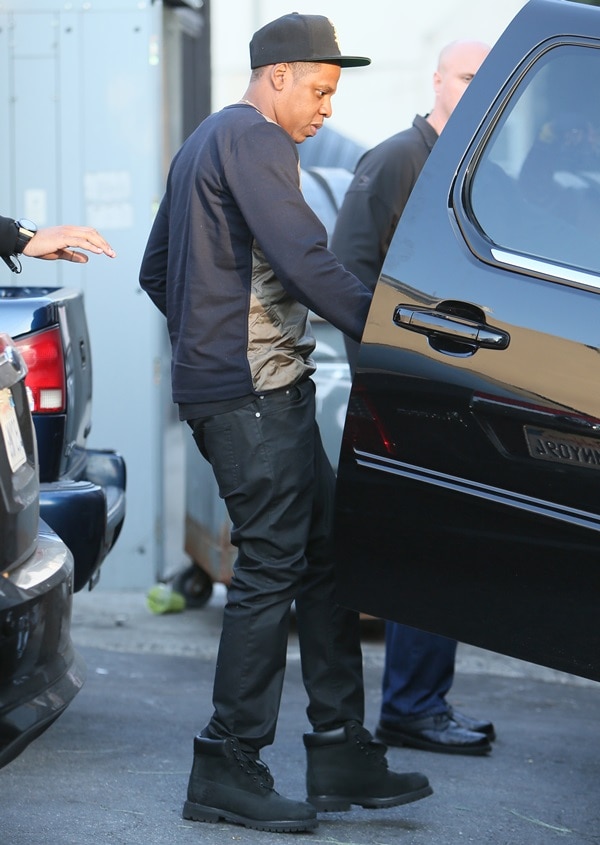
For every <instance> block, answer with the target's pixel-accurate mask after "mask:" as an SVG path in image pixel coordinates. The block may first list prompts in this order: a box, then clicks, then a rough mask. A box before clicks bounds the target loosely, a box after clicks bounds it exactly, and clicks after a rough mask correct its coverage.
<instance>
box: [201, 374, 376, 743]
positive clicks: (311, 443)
mask: <svg viewBox="0 0 600 845" xmlns="http://www.w3.org/2000/svg"><path fill="white" fill-rule="evenodd" d="M193 430H194V439H195V440H196V443H197V444H198V447H199V449H200V451H201V452H202V454H203V455H204V457H205V458H207V460H209V461H210V463H211V465H212V468H213V471H214V474H215V477H216V479H217V483H218V485H219V492H220V495H221V497H222V498H223V499H224V500H225V503H226V505H227V510H228V512H229V516H230V517H231V521H232V523H233V528H232V534H231V539H232V542H233V544H234V545H235V546H236V547H237V549H238V555H237V559H236V561H235V563H234V566H233V574H232V581H231V585H230V587H229V591H228V598H227V604H226V606H225V610H224V615H223V630H222V633H221V642H220V646H219V653H218V657H217V665H216V670H215V682H214V690H213V706H214V713H213V715H212V718H211V720H210V723H209V725H208V726H207V729H206V731H207V733H208V735H210V736H213V737H227V736H235V737H237V738H238V739H240V740H241V741H242V742H243V743H244V745H247V746H249V747H250V748H253V749H260V748H261V747H263V746H265V745H268V744H270V743H272V742H273V739H274V736H275V727H276V723H277V716H278V712H279V705H280V700H281V692H282V686H283V678H284V672H285V665H286V653H287V641H288V632H289V620H290V610H291V606H292V603H293V602H295V610H296V621H297V626H298V640H299V645H300V654H301V664H302V675H303V680H304V686H305V688H306V691H307V693H308V699H309V704H308V708H307V715H308V719H309V721H310V723H311V725H312V727H313V730H329V729H331V728H334V727H338V726H340V725H341V724H343V723H344V722H347V721H349V720H352V719H356V720H357V721H359V722H361V723H362V721H363V718H364V692H363V679H362V654H361V648H360V628H359V619H358V614H357V613H354V612H353V611H349V610H345V609H343V608H341V607H339V606H338V605H336V604H335V601H334V598H333V592H334V576H333V554H332V537H331V529H332V510H333V494H334V488H335V476H334V472H333V469H332V467H331V465H330V463H329V461H328V459H327V456H326V454H325V452H324V450H323V446H322V443H321V436H320V433H319V428H318V425H317V423H316V420H315V388H314V384H313V382H312V381H310V380H308V381H305V382H303V383H301V384H299V385H296V386H294V387H290V388H287V389H285V388H284V389H282V390H277V391H274V392H273V393H267V394H265V395H264V396H260V397H257V398H256V399H255V400H254V401H253V402H251V403H250V404H249V405H245V406H244V407H242V408H238V409H236V410H234V411H230V412H227V413H224V414H219V415H217V416H214V417H209V418H206V419H201V420H197V421H194V422H193Z"/></svg>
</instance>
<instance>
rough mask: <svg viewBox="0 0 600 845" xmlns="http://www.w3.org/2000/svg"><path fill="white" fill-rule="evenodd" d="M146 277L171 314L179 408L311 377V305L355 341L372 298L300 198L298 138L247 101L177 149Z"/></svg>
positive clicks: (206, 124)
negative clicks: (329, 243) (342, 260)
mask: <svg viewBox="0 0 600 845" xmlns="http://www.w3.org/2000/svg"><path fill="white" fill-rule="evenodd" d="M140 284H141V286H142V288H143V289H144V290H145V291H146V292H147V293H148V295H149V296H150V298H151V299H152V301H153V302H154V303H155V304H156V306H157V307H158V308H159V309H160V310H161V311H162V312H163V313H164V314H165V315H166V317H167V323H168V328H169V334H170V338H171V345H172V352H173V356H172V383H173V399H174V401H175V402H178V403H184V404H185V403H207V402H223V401H227V400H229V399H235V398H236V397H242V396H247V395H250V394H254V393H257V392H262V391H264V390H270V389H276V388H279V387H282V386H285V385H287V384H293V383H295V382H297V381H299V380H301V379H302V378H303V377H305V376H306V375H310V373H311V372H313V371H314V364H313V362H312V360H311V358H310V356H311V353H312V351H313V349H314V338H313V336H312V332H311V330H310V324H309V320H308V311H309V309H311V310H313V311H314V312H315V313H317V314H319V315H320V316H321V317H323V318H324V319H326V320H328V321H329V322H331V323H332V324H333V325H335V326H336V327H337V328H339V329H340V330H341V331H343V332H344V333H346V334H348V335H350V336H351V337H354V338H355V339H357V340H359V339H360V337H361V334H362V330H363V326H364V323H365V320H366V316H367V311H368V308H369V304H370V300H371V293H370V291H369V290H368V289H367V288H366V287H365V286H364V285H363V284H362V283H361V282H360V281H359V280H358V279H357V278H356V277H355V276H354V275H352V274H351V273H349V272H348V271H346V270H345V269H344V268H343V267H342V265H341V264H340V263H339V262H338V260H337V259H336V258H335V256H334V255H333V253H332V252H331V251H330V250H329V249H328V247H327V233H326V231H325V228H324V227H323V225H322V224H321V222H320V221H319V219H318V218H317V216H316V215H315V214H314V213H313V211H312V210H311V209H310V207H309V206H308V205H307V203H306V201H305V200H304V198H303V196H302V192H301V189H300V181H299V164H298V153H297V150H296V145H295V143H294V141H293V140H292V139H291V137H290V136H289V135H288V133H287V132H285V130H284V129H282V128H281V127H280V126H278V125H277V124H275V123H273V122H272V121H269V120H267V119H266V118H265V117H264V116H263V115H261V114H260V113H259V112H258V111H257V110H255V109H254V108H253V107H251V106H248V105H243V104H236V105H232V106H228V107H226V108H225V109H223V110H222V111H220V112H218V113H216V114H214V115H211V116H210V117H208V118H207V119H206V120H205V121H203V122H202V123H201V124H200V126H199V127H198V128H197V129H196V130H195V132H193V133H192V135H191V136H190V137H189V138H188V139H187V140H186V141H185V143H184V144H183V146H182V148H181V149H180V150H179V152H178V153H177V155H176V156H175V158H174V160H173V162H172V165H171V168H170V171H169V176H168V180H167V188H166V193H165V196H164V197H163V200H162V202H161V205H160V208H159V211H158V214H157V216H156V219H155V221H154V225H153V227H152V230H151V233H150V237H149V240H148V244H147V247H146V251H145V254H144V258H143V261H142V266H141V271H140Z"/></svg>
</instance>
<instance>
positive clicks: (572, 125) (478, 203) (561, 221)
mask: <svg viewBox="0 0 600 845" xmlns="http://www.w3.org/2000/svg"><path fill="white" fill-rule="evenodd" d="M599 90H600V50H598V49H597V48H594V47H589V46H584V45H574V44H571V45H562V46H560V47H554V48H552V49H550V50H548V51H547V52H546V53H545V54H544V55H543V56H542V57H541V58H540V59H539V60H538V61H537V62H536V63H535V64H534V66H533V67H532V68H531V70H530V71H529V72H528V73H527V74H526V75H525V77H524V79H523V81H522V82H521V84H520V85H519V87H518V89H517V91H516V93H515V94H514V96H513V97H512V98H511V100H510V102H509V104H508V108H507V109H506V110H505V111H504V113H503V114H502V117H501V120H500V121H499V123H498V124H497V126H496V128H495V130H494V132H493V133H492V136H491V138H490V140H489V142H488V144H487V146H486V148H485V151H484V153H483V156H482V157H481V159H480V161H479V163H478V166H477V169H476V171H475V174H474V177H473V179H472V182H471V189H470V202H471V210H472V214H473V216H474V218H475V220H476V222H477V224H478V226H479V227H480V228H481V230H482V231H483V233H484V234H485V235H486V236H487V238H488V239H489V240H491V241H492V242H493V243H494V244H496V245H498V246H500V247H502V248H504V249H505V250H508V251H511V252H515V251H516V252H522V253H526V254H528V255H531V256H534V257H536V258H540V259H542V260H547V261H552V262H555V263H560V264H568V265H571V266H574V267H577V268H581V269H583V270H588V271H592V272H594V273H600V248H599V237H598V236H599V234H600V98H599V97H598V91H599Z"/></svg>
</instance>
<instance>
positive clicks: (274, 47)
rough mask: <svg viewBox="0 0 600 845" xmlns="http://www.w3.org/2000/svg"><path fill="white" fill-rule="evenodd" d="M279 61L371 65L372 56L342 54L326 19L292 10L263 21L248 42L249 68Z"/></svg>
mask: <svg viewBox="0 0 600 845" xmlns="http://www.w3.org/2000/svg"><path fill="white" fill-rule="evenodd" d="M279 62H330V63H331V64H336V65H340V67H362V66H364V65H369V64H371V59H367V58H365V57H364V56H342V54H341V51H340V45H339V43H338V39H337V34H336V31H335V27H334V25H333V24H332V23H331V21H330V20H329V18H326V17H324V16H323V15H301V14H299V13H298V12H292V13H291V14H289V15H283V16H282V17H281V18H277V19H276V20H274V21H271V23H268V24H265V26H263V27H262V29H259V30H258V31H257V32H255V33H254V35H253V36H252V41H251V42H250V67H251V68H252V69H254V68H256V67H263V66H264V65H276V64H279Z"/></svg>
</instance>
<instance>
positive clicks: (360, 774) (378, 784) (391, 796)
mask: <svg viewBox="0 0 600 845" xmlns="http://www.w3.org/2000/svg"><path fill="white" fill-rule="evenodd" d="M304 745H305V746H306V756H307V769H306V791H307V795H308V799H307V800H308V801H310V803H311V804H313V805H314V806H315V807H316V808H317V810H319V811H321V812H324V813H331V812H339V811H340V810H349V809H350V807H351V805H352V804H359V805H360V806H361V807H365V808H367V809H374V808H379V807H395V806H397V805H398V804H409V803H410V802H411V801H418V800H419V799H420V798H426V797H427V796H428V795H431V794H432V793H433V789H432V788H431V787H430V786H429V781H428V780H427V778H426V777H425V775H422V774H420V773H419V772H409V773H407V774H398V773H396V772H390V771H389V770H388V764H387V760H386V758H385V752H386V746H385V745H383V744H382V743H380V742H377V741H376V740H374V739H373V737H372V736H371V734H370V733H369V731H368V730H366V728H364V727H363V726H362V725H360V724H359V723H358V722H347V723H346V724H345V725H344V726H343V727H341V728H337V729H336V730H333V731H323V732H321V733H307V734H304Z"/></svg>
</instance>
